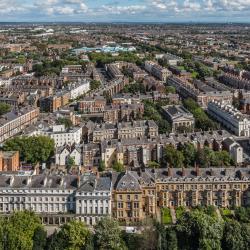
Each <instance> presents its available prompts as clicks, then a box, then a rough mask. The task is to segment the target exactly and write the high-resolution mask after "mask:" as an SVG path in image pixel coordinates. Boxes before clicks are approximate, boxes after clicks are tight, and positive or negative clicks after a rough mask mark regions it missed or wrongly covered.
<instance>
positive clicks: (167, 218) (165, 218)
mask: <svg viewBox="0 0 250 250" xmlns="http://www.w3.org/2000/svg"><path fill="white" fill-rule="evenodd" d="M161 221H162V223H163V224H172V217H171V213H170V209H169V208H162V210H161Z"/></svg>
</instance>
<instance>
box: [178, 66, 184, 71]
mask: <svg viewBox="0 0 250 250" xmlns="http://www.w3.org/2000/svg"><path fill="white" fill-rule="evenodd" d="M177 68H178V69H180V70H185V67H184V66H178V67H177Z"/></svg>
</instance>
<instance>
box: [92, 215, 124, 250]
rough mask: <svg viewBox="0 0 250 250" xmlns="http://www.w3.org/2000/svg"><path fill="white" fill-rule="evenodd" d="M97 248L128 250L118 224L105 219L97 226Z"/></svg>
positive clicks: (102, 249) (101, 249) (95, 237)
mask: <svg viewBox="0 0 250 250" xmlns="http://www.w3.org/2000/svg"><path fill="white" fill-rule="evenodd" d="M94 229H95V236H94V239H95V247H96V249H100V250H123V249H126V246H125V243H124V241H123V239H122V237H121V236H122V235H121V230H120V228H119V224H118V222H116V221H115V220H113V219H111V218H108V217H105V218H102V219H101V220H100V221H98V223H97V224H96V226H95V228H94Z"/></svg>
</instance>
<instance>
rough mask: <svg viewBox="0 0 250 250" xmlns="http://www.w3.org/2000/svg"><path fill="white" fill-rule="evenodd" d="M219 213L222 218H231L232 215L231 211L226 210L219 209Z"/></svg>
mask: <svg viewBox="0 0 250 250" xmlns="http://www.w3.org/2000/svg"><path fill="white" fill-rule="evenodd" d="M220 213H221V216H222V217H223V218H225V217H229V218H230V217H231V216H232V215H233V213H232V211H231V210H230V209H228V208H220Z"/></svg>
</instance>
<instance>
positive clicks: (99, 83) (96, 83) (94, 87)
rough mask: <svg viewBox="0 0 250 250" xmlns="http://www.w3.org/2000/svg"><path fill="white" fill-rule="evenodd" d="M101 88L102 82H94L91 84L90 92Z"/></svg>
mask: <svg viewBox="0 0 250 250" xmlns="http://www.w3.org/2000/svg"><path fill="white" fill-rule="evenodd" d="M100 86H101V82H100V81H96V80H92V81H91V82H90V90H95V89H98V88H99V87H100Z"/></svg>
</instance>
